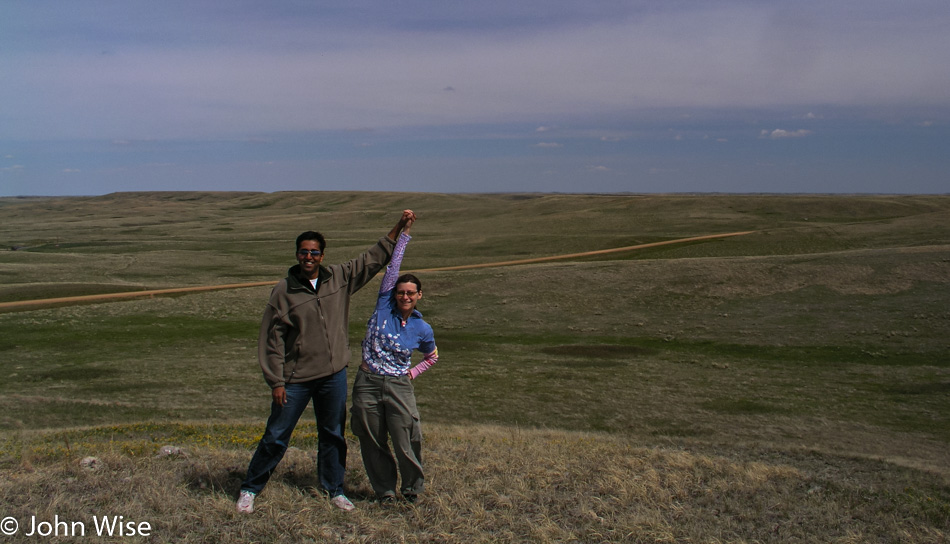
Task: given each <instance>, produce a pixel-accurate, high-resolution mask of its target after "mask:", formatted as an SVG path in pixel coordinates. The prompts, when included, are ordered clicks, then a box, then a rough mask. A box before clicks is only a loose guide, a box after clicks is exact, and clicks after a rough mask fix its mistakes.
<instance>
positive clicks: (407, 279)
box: [396, 274, 422, 291]
mask: <svg viewBox="0 0 950 544" xmlns="http://www.w3.org/2000/svg"><path fill="white" fill-rule="evenodd" d="M400 283H414V284H416V290H417V291H422V282H421V281H420V280H419V278H417V277H415V276H414V275H412V274H403V275H402V276H399V278H398V279H397V280H396V285H399V284H400Z"/></svg>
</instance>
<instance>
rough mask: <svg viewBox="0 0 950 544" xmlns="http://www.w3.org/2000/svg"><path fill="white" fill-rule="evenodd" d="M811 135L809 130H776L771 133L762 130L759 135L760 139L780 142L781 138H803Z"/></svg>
mask: <svg viewBox="0 0 950 544" xmlns="http://www.w3.org/2000/svg"><path fill="white" fill-rule="evenodd" d="M810 134H811V131H810V130H805V129H799V130H783V129H780V128H777V129H775V130H773V131H771V132H769V131H768V130H763V131H762V132H761V133H759V137H760V138H768V139H771V140H780V139H782V138H804V137H805V136H809V135H810Z"/></svg>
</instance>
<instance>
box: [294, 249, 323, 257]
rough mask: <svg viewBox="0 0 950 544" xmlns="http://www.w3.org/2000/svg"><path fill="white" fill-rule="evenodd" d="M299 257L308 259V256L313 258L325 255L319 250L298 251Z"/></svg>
mask: <svg viewBox="0 0 950 544" xmlns="http://www.w3.org/2000/svg"><path fill="white" fill-rule="evenodd" d="M297 255H300V256H301V257H306V256H307V255H310V256H311V257H319V256H320V255H323V252H322V251H320V250H319V249H310V250H306V249H298V250H297Z"/></svg>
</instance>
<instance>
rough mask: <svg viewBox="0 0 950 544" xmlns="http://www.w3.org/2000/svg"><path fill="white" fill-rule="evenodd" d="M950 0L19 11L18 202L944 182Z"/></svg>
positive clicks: (371, 2) (6, 98)
mask: <svg viewBox="0 0 950 544" xmlns="http://www.w3.org/2000/svg"><path fill="white" fill-rule="evenodd" d="M948 6H950V4H948V3H947V2H945V1H939V2H938V1H923V0H922V1H917V0H909V1H906V2H902V3H897V2H893V1H882V0H871V1H865V0H827V1H823V2H818V1H814V2H813V1H807V0H806V1H801V2H798V1H797V2H794V3H790V2H777V1H775V2H773V1H737V0H736V1H727V0H724V1H718V0H712V1H709V0H703V1H699V0H695V1H663V2H659V1H653V2H642V1H641V2H637V1H630V2H622V1H603V2H599V1H598V2H589V1H587V2H582V1H578V2H568V1H547V0H546V1H519V2H510V1H508V2H500V1H499V2H494V1H489V2H478V3H465V4H464V5H463V4H462V3H456V2H441V1H431V2H419V1H407V2H394V1H391V0H363V1H355V2H282V1H275V2H263V1H261V2H217V1H202V0H197V1H189V2H173V1H163V2H146V1H100V0H86V1H83V2H74V1H67V0H61V1H56V0H52V1H34V0H5V1H4V2H2V3H0V157H2V158H0V195H17V194H100V193H105V192H111V191H121V190H165V189H174V190H178V189H213V190H231V189H238V190H264V191H270V190H282V189H346V188H350V189H366V190H378V189H392V190H413V191H498V190H509V191H510V190H514V191H585V192H586V191H602V192H617V191H631V192H651V191H743V192H745V191H755V192H762V191H766V192H768V191H804V192H829V191H830V192H946V191H947V189H946V187H947V183H946V182H947V177H948V176H947V174H948V171H950V170H948V166H950V162H948V161H950V159H947V158H946V157H947V155H948V153H946V152H945V148H946V143H945V142H947V141H948V140H947V136H948V130H947V126H948V121H950V115H948V112H950V91H948V89H950V32H948V29H950V7H948ZM831 180H834V183H829V182H830V181H831Z"/></svg>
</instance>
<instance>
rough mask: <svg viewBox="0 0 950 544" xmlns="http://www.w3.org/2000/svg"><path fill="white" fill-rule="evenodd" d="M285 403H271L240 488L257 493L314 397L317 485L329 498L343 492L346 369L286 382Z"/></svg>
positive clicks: (275, 466)
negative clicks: (262, 432) (312, 378)
mask: <svg viewBox="0 0 950 544" xmlns="http://www.w3.org/2000/svg"><path fill="white" fill-rule="evenodd" d="M285 388H286V389H287V404H285V405H284V406H280V405H278V404H277V403H273V402H272V403H271V412H270V417H269V418H267V428H266V429H264V436H263V437H261V441H260V442H259V443H258V444H257V451H255V452H254V457H252V458H251V464H250V465H249V466H248V467H247V477H246V478H245V479H244V483H243V484H241V489H242V490H247V491H251V492H252V493H260V492H261V490H262V489H264V486H265V485H267V480H269V479H270V477H271V474H273V473H274V470H275V469H276V468H277V464H278V463H280V460H281V459H283V458H284V453H285V452H286V451H287V446H288V445H289V443H290V435H291V434H292V433H293V432H294V427H295V426H296V425H297V421H298V420H299V419H300V416H301V414H303V412H304V410H306V408H307V404H309V403H310V400H311V399H312V400H313V412H314V416H315V417H316V420H317V476H318V477H319V479H320V487H322V488H323V490H324V491H325V492H326V493H327V494H328V495H329V496H331V497H335V496H337V495H341V494H342V493H343V476H344V474H345V472H346V439H345V438H343V431H344V428H345V427H346V368H344V369H343V370H341V371H339V372H337V373H336V374H332V375H330V376H327V377H325V378H319V379H316V380H313V381H309V382H306V383H289V384H287V385H286V386H285Z"/></svg>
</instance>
